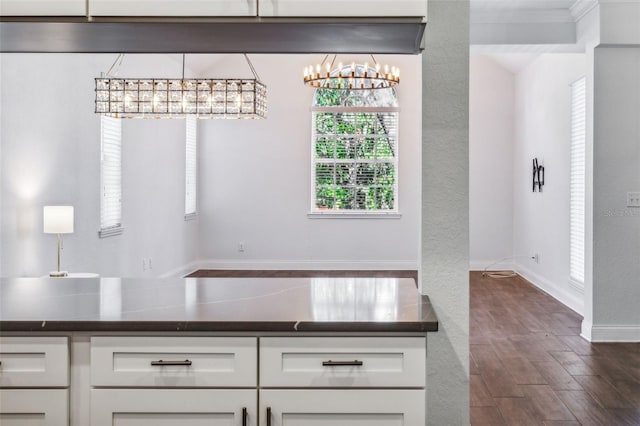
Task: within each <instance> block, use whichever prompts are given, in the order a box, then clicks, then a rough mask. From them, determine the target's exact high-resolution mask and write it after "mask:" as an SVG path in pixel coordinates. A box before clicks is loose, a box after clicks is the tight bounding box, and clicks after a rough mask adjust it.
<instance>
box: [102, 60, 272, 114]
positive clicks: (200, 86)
mask: <svg viewBox="0 0 640 426" xmlns="http://www.w3.org/2000/svg"><path fill="white" fill-rule="evenodd" d="M244 57H245V59H246V60H247V63H248V64H249V68H251V72H252V73H253V76H254V77H255V78H252V79H241V78H223V79H219V78H190V79H185V78H184V62H185V55H182V78H169V79H158V78H141V79H134V78H115V77H110V75H111V71H112V70H113V68H114V66H116V64H118V67H119V66H120V64H121V63H122V59H123V58H124V54H121V55H120V56H118V58H117V59H116V61H115V62H114V63H113V65H112V66H111V68H110V69H109V71H107V74H106V77H101V78H96V79H95V84H96V86H95V92H96V98H95V112H96V113H97V114H103V115H107V116H109V117H115V118H185V117H195V118H200V119H259V118H265V117H266V114H267V86H265V85H264V83H262V82H261V81H260V78H259V77H258V74H257V73H256V71H255V69H254V67H253V64H252V63H251V61H250V60H249V57H248V56H247V55H246V54H245V55H244Z"/></svg>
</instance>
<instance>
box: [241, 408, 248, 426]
mask: <svg viewBox="0 0 640 426" xmlns="http://www.w3.org/2000/svg"><path fill="white" fill-rule="evenodd" d="M247 415H248V414H247V407H242V426H247Z"/></svg>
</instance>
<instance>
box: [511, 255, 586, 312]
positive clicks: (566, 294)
mask: <svg viewBox="0 0 640 426" xmlns="http://www.w3.org/2000/svg"><path fill="white" fill-rule="evenodd" d="M514 270H515V272H517V273H518V274H519V275H520V276H522V277H523V278H524V279H526V280H527V281H529V282H530V283H531V284H533V285H535V286H536V287H538V288H539V289H540V290H542V291H544V292H545V293H547V294H549V295H550V296H551V297H553V298H554V299H556V300H558V301H559V302H561V303H562V304H564V305H566V306H567V307H568V308H570V309H573V310H574V311H576V312H577V313H578V314H580V315H584V299H583V298H581V297H579V296H578V295H577V294H572V292H571V291H570V290H569V285H568V284H567V288H566V289H563V288H560V287H559V286H558V285H557V284H555V283H552V282H551V281H549V280H547V279H546V278H543V277H541V276H540V275H538V274H536V273H535V272H533V271H531V270H530V269H528V268H526V267H524V266H522V265H519V264H518V265H516V266H515V269H514ZM565 284H566V282H565Z"/></svg>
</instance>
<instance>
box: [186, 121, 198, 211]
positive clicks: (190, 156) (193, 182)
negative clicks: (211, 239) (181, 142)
mask: <svg viewBox="0 0 640 426" xmlns="http://www.w3.org/2000/svg"><path fill="white" fill-rule="evenodd" d="M186 122H187V132H186V133H187V134H186V143H185V188H184V214H185V217H189V216H193V215H195V214H196V207H197V204H196V199H197V197H196V196H197V152H198V121H197V119H196V118H195V117H189V118H187V119H186Z"/></svg>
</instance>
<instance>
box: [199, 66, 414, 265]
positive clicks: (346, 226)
mask: <svg viewBox="0 0 640 426" xmlns="http://www.w3.org/2000/svg"><path fill="white" fill-rule="evenodd" d="M250 58H251V60H252V62H253V64H254V66H255V69H256V71H257V72H258V74H259V76H260V77H261V79H262V80H263V81H264V82H265V83H266V85H267V90H268V118H267V119H266V120H257V121H234V120H228V121H224V120H216V121H205V122H202V123H201V127H200V129H201V136H202V138H201V163H200V164H201V169H200V170H201V172H200V183H201V185H200V213H201V214H200V258H201V264H202V265H203V266H205V267H223V268H267V269H273V268H287V269H316V268H320V269H323V268H339V269H340V268H346V269H416V268H417V265H418V239H419V237H418V234H417V229H418V220H419V219H418V218H419V209H420V204H419V203H420V192H419V186H418V182H419V180H420V177H419V176H420V156H419V152H420V151H419V149H420V111H421V107H420V78H421V62H420V57H419V56H409V55H405V56H377V57H376V59H377V60H378V62H381V63H386V62H389V63H393V64H396V65H398V66H399V67H400V69H401V71H402V82H401V84H400V85H399V86H398V99H399V101H400V106H401V112H400V130H399V138H400V140H399V146H400V147H399V153H400V157H399V181H398V182H399V209H400V213H401V214H402V217H401V218H399V219H314V218H309V217H308V216H307V213H308V212H309V211H310V207H311V188H312V186H311V112H310V108H311V103H312V99H313V94H314V91H313V90H312V89H310V88H308V87H306V86H304V84H303V83H302V70H303V68H304V67H305V66H308V65H309V64H313V63H316V62H318V61H320V60H322V56H321V55H250ZM349 58H356V60H357V58H358V57H357V56H356V57H354V56H349ZM211 59H212V61H213V62H214V63H215V66H212V67H211V69H210V70H209V71H212V72H215V73H216V75H217V76H220V77H225V76H228V75H234V74H235V75H239V76H241V77H251V73H250V71H249V68H248V66H247V64H246V63H244V59H242V57H238V56H229V55H212V58H211ZM330 59H331V58H330ZM340 60H344V58H341V57H340V56H339V57H338V59H337V61H340ZM362 60H363V61H369V62H371V58H370V57H368V56H364V57H362ZM240 242H243V243H244V246H245V251H244V252H239V251H238V244H239V243H240Z"/></svg>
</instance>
